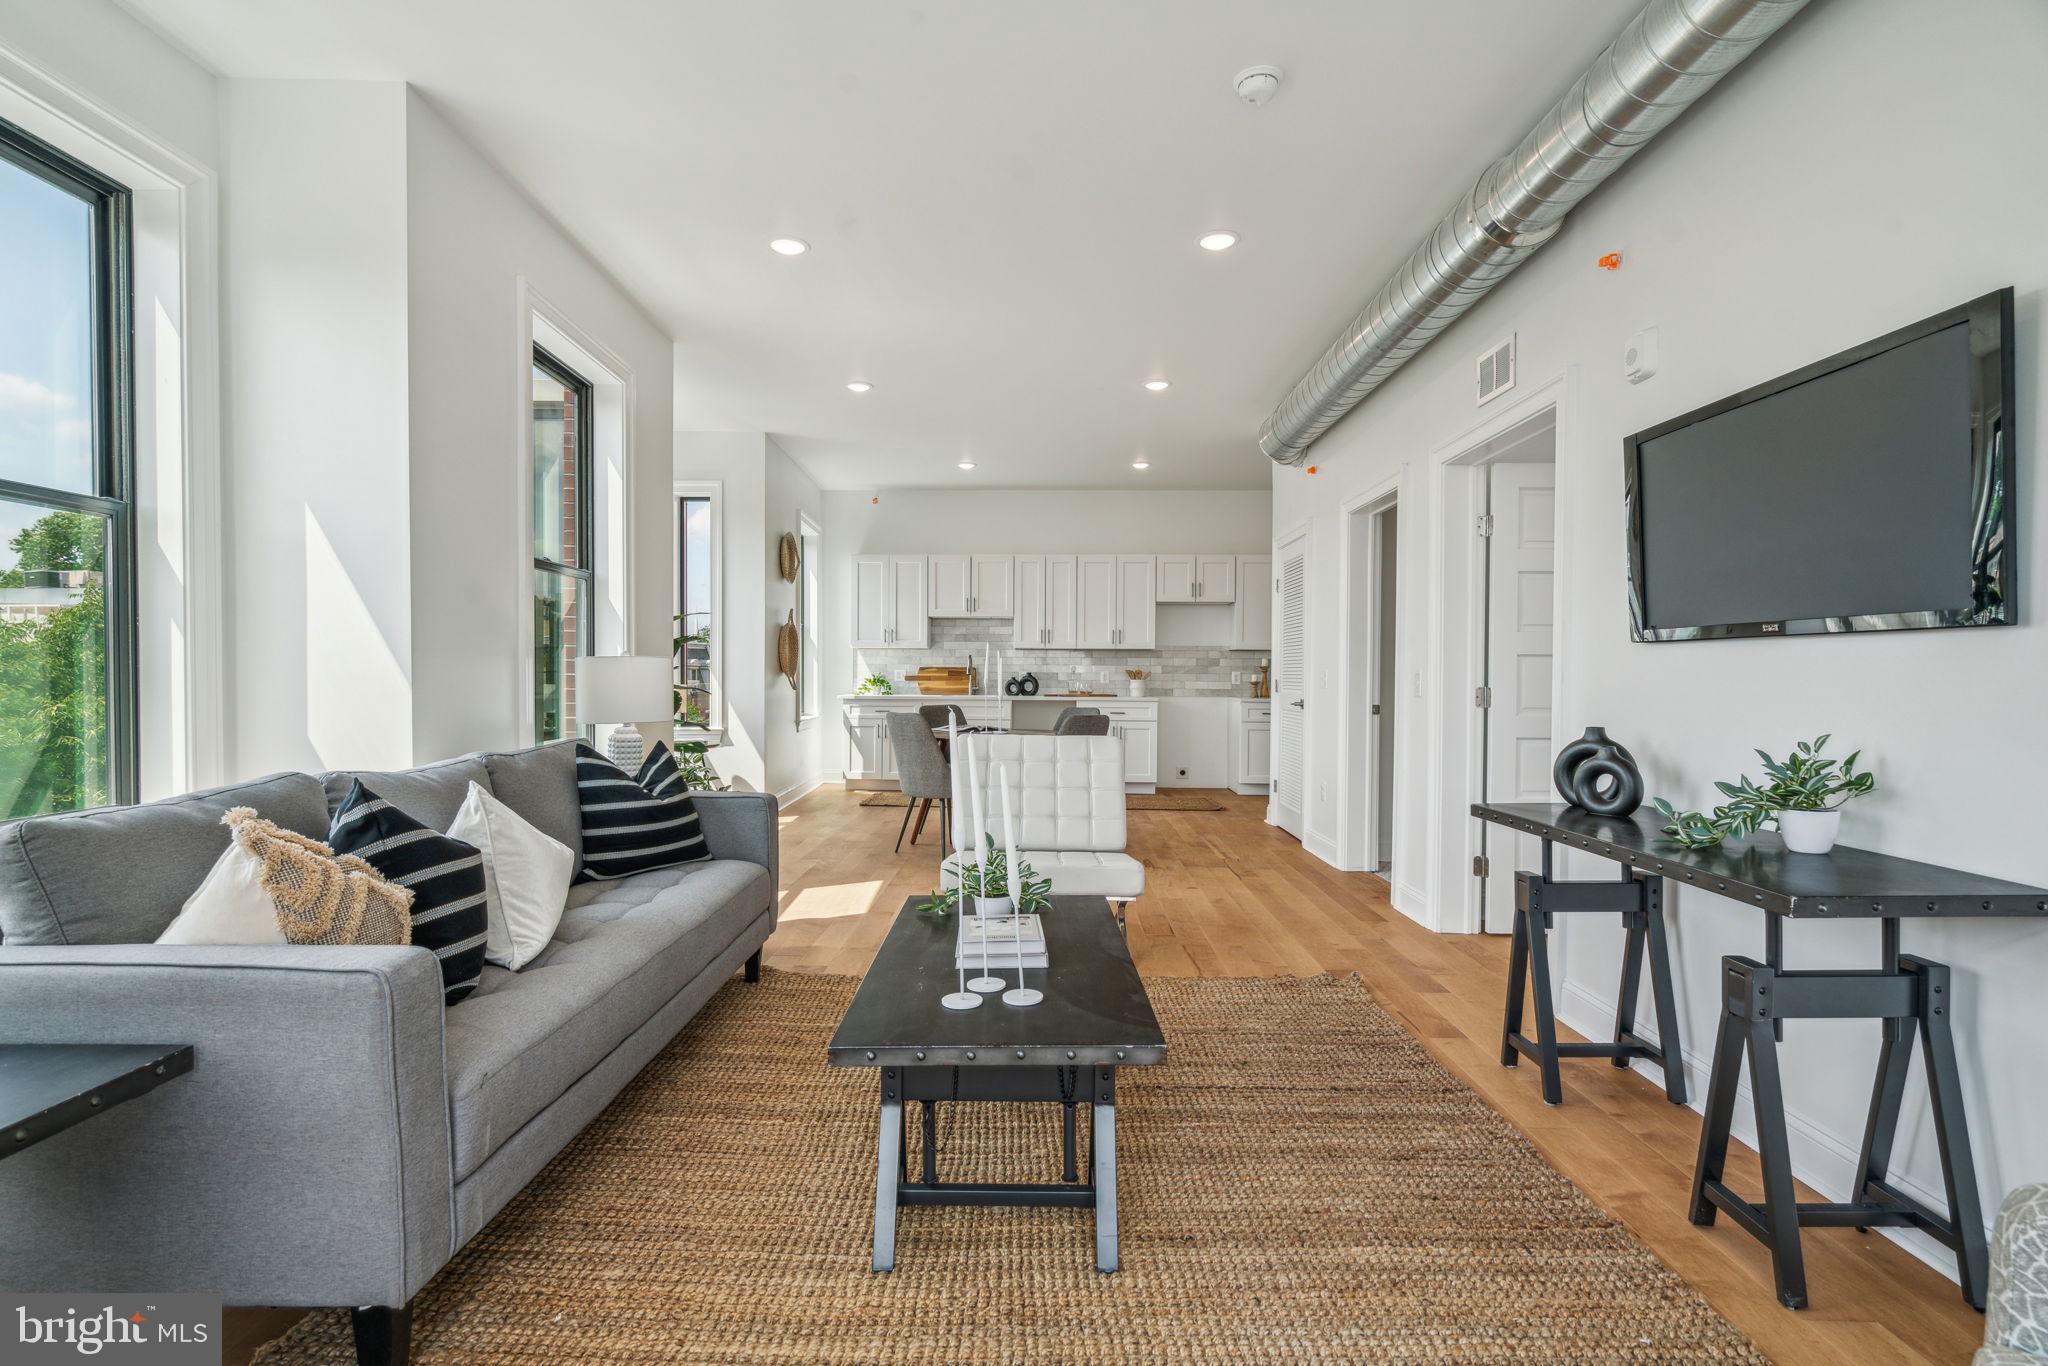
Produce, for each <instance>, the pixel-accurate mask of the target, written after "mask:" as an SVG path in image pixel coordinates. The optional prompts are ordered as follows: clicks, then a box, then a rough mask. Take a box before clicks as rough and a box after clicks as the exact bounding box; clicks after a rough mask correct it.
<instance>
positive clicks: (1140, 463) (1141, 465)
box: [1131, 455, 1152, 470]
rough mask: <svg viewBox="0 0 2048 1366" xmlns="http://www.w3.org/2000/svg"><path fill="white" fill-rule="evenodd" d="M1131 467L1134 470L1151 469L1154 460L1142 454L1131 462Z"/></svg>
mask: <svg viewBox="0 0 2048 1366" xmlns="http://www.w3.org/2000/svg"><path fill="white" fill-rule="evenodd" d="M1131 468H1132V469H1134V470H1149V469H1151V468H1152V462H1151V461H1150V460H1147V459H1146V458H1145V457H1144V456H1142V455H1141V456H1139V457H1138V458H1137V459H1136V460H1133V461H1132V462H1131Z"/></svg>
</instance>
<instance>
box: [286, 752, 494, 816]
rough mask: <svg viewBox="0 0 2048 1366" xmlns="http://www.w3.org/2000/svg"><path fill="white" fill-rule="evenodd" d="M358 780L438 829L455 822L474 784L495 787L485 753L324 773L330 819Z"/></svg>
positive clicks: (486, 789)
mask: <svg viewBox="0 0 2048 1366" xmlns="http://www.w3.org/2000/svg"><path fill="white" fill-rule="evenodd" d="M357 779H361V780H362V784H363V786H364V787H367V788H369V789H370V790H371V791H372V792H374V793H376V794H377V795H378V796H380V797H382V798H383V799H384V800H385V801H387V802H390V803H391V804H392V805H393V806H395V807H397V808H398V809H399V810H400V811H403V812H404V813H405V814H406V815H408V816H410V817H412V818H413V819H414V820H416V821H418V822H419V823H420V824H421V825H426V826H431V827H432V828H434V829H435V830H446V829H447V828H448V827H449V826H450V825H453V824H454V823H455V813H456V812H458V811H460V810H461V809H462V801H463V798H465V797H467V796H468V795H469V785H470V784H471V783H476V784H478V785H480V786H481V787H482V788H483V789H484V791H486V792H489V791H490V790H491V771H490V768H489V766H488V765H486V764H485V763H484V757H483V756H482V755H481V754H465V755H463V756H462V757H461V758H460V759H443V760H442V761H441V762H440V763H438V764H426V765H423V766H422V767H419V768H401V769H394V770H392V771H391V772H389V773H373V772H369V771H367V770H365V771H361V772H346V773H323V774H321V775H320V785H321V786H322V787H323V788H325V789H326V790H327V814H328V818H329V819H330V820H331V819H332V818H333V817H334V816H336V815H338V814H340V812H341V807H342V803H344V802H346V801H347V800H348V791H349V788H350V787H351V786H352V785H353V784H354V783H355V782H356V780H357Z"/></svg>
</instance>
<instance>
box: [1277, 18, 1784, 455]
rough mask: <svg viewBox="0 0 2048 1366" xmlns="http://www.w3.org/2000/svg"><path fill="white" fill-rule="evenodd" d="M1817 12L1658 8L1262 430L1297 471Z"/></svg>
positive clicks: (1467, 201)
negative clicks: (1626, 167)
mask: <svg viewBox="0 0 2048 1366" xmlns="http://www.w3.org/2000/svg"><path fill="white" fill-rule="evenodd" d="M1806 4H1807V0H1651V3H1650V5H1649V6H1648V7H1647V8H1645V9H1644V10H1643V12H1642V13H1640V14H1638V15H1637V16H1636V17H1635V18H1633V19H1631V20H1630V21H1629V22H1628V26H1627V27H1626V28H1624V29H1622V31H1621V34H1620V36H1619V37H1617V38H1616V39H1615V40H1614V42H1613V43H1611V44H1610V45H1609V46H1608V48H1607V50H1606V51H1605V52H1602V53H1601V54H1600V56H1599V57H1598V58H1597V59H1596V60H1595V61H1594V63H1593V65H1592V67H1591V68H1590V69H1588V70H1587V72H1586V74H1585V75H1583V76H1581V77H1579V79H1578V80H1577V81H1575V82H1573V83H1572V88H1571V89H1570V90H1569V91H1567V92H1566V93H1565V96H1564V98H1563V99H1561V100H1559V101H1558V102H1557V103H1556V104H1555V105H1552V106H1551V109H1550V112H1549V113H1547V114H1545V115H1544V116H1543V118H1542V120H1541V121H1540V122H1538V123H1537V125H1536V126H1535V127H1534V128H1533V129H1531V130H1530V131H1529V135H1528V136H1527V137H1525V138H1523V139H1522V141H1521V144H1520V145H1519V146H1517V147H1516V148H1515V150H1514V151H1513V152H1511V153H1509V154H1508V155H1507V156H1504V157H1502V158H1501V159H1500V160H1499V161H1496V162H1494V163H1493V164H1492V165H1491V166H1489V167H1487V168H1486V171H1485V173H1484V174H1483V175H1481V176H1480V177H1479V180H1478V182H1477V183H1476V184H1474V185H1473V187H1472V188H1471V190H1470V191H1468V192H1467V193H1466V195H1465V197H1464V198H1463V199H1462V200H1460V201H1459V203H1458V206H1457V207H1456V208H1454V209H1452V210H1451V212H1450V213H1449V214H1447V215H1445V217H1444V220H1443V221H1442V222H1441V223H1438V224H1437V226H1436V231H1434V232H1432V233H1431V234H1430V235H1429V237H1428V239H1427V240H1426V241H1424V242H1423V244H1422V245H1421V246H1419V247H1417V248H1416V249H1415V252H1414V254H1413V255H1411V256H1410V257H1409V258H1408V260H1407V262H1406V263H1405V264H1404V265H1402V267H1401V268H1400V269H1399V270H1397V271H1395V272H1394V275H1393V278H1391V279H1389V280H1388V281H1387V282H1386V284H1384V285H1382V286H1381V287H1380V291H1379V293H1377V294H1375V295H1374V296H1373V299H1372V302H1371V303H1369V304H1367V305H1366V308H1365V311H1364V312H1362V313H1360V314H1359V315H1358V316H1357V317H1356V318H1354V319H1352V321H1351V325H1350V326H1349V327H1347V328H1345V329H1344V334H1343V335H1342V336H1341V337H1339V338H1338V339H1337V340H1336V341H1335V342H1333V343H1332V344H1331V345H1330V348H1329V349H1328V350H1327V351H1325V352H1323V354H1322V356H1321V358H1320V359H1318V360H1317V361H1316V363H1315V364H1314V365H1312V366H1310V367H1309V371H1308V373H1307V374H1305V375H1303V376H1302V377H1301V379H1300V380H1299V381H1297V382H1296V384H1295V386H1294V388H1293V389H1292V390H1291V391H1289V393H1288V395H1287V397H1286V399H1285V400H1284V401H1282V402H1281V404H1280V406H1279V407H1278V408H1276V409H1274V410H1273V415H1272V416H1271V417H1269V418H1267V419H1266V422H1265V425H1264V426H1263V427H1261V428H1260V430H1259V449H1260V450H1262V451H1264V452H1265V453H1266V455H1267V456H1269V457H1271V458H1272V459H1273V460H1275V461H1277V462H1279V463H1281V464H1285V465H1299V464H1300V463H1302V460H1303V459H1304V457H1306V455H1307V454H1308V448H1309V447H1310V446H1312V445H1314V444H1315V442H1316V440H1317V438H1319V437H1320V436H1322V434H1323V433H1324V432H1326V431H1328V430H1329V429H1330V427H1331V425H1332V424H1334V423H1335V422H1336V421H1337V419H1338V418H1340V417H1342V416H1344V414H1346V413H1348V412H1350V411H1351V409H1352V408H1354V407H1356V406H1357V405H1358V403H1359V402H1360V400H1362V399H1364V398H1365V396H1366V395H1367V394H1369V393H1371V392H1372V391H1373V390H1374V389H1376V388H1378V387H1379V386H1380V385H1381V384H1382V383H1383V382H1385V380H1386V378H1387V377H1388V376H1389V375H1391V374H1393V373H1394V371H1396V370H1398V369H1400V368H1401V366H1403V365H1404V364H1406V363H1407V361H1408V358H1409V357H1410V356H1412V355H1414V354H1415V353H1416V352H1417V351H1420V350H1421V349H1422V348H1423V347H1424V346H1426V345H1428V344H1429V340H1430V339H1431V338H1432V337H1434V336H1436V334H1437V333H1439V332H1441V331H1443V330H1444V329H1445V328H1446V327H1448V326H1450V324H1451V323H1452V322H1453V321H1455V320H1456V319H1457V317H1458V315H1460V314H1461V313H1463V312H1464V311H1465V310H1466V309H1468V308H1470V307H1472V305H1473V304H1475V303H1477V302H1479V300H1480V299H1482V298H1484V297H1485V295H1486V293H1487V291H1488V290H1491V289H1492V288H1493V287H1494V286H1495V285H1496V284H1499V283H1500V282H1501V280H1503V279H1505V278H1506V276H1507V274H1508V272H1509V271H1511V270H1513V269H1514V268H1515V267H1516V266H1518V265H1520V264H1521V263H1522V262H1523V261H1524V260H1525V259H1527V258H1528V256H1529V255H1530V253H1532V252H1534V251H1535V250H1536V248H1538V247H1540V246H1542V245H1543V244H1544V243H1545V242H1547V241H1549V240H1550V238H1551V237H1552V235H1554V234H1555V233H1556V232H1557V230H1558V228H1559V227H1560V226H1562V224H1563V222H1564V216H1565V214H1567V213H1568V212H1570V211H1571V208H1572V206H1573V205H1574V204H1577V203H1578V202H1579V201H1580V200H1581V199H1584V198H1585V197H1586V196H1587V195H1588V194H1590V193H1592V191H1593V189H1594V187H1595V186H1597V185H1599V184H1600V182H1601V181H1603V180H1605V179H1607V177H1608V176H1610V175H1612V174H1613V173H1614V171H1615V169H1616V168H1617V167H1619V166H1620V165H1621V164H1622V163H1623V162H1624V161H1627V160H1628V159H1629V157H1631V156H1633V155H1634V154H1635V152H1636V151H1637V149H1639V148H1640V147H1641V146H1642V145H1643V144H1644V143H1646V142H1648V141H1649V140H1650V139H1651V138H1652V137H1654V136H1656V134H1657V132H1658V130H1660V129H1662V128H1663V127H1664V126H1665V125H1666V124H1668V123H1670V122H1671V121H1672V120H1673V119H1675V118H1677V117H1678V116H1679V115H1680V114H1681V113H1683V112H1684V111H1685V110H1686V108H1687V107H1688V106H1690V105H1691V104H1692V102H1693V101H1694V100H1697V99H1698V98H1699V97H1700V96H1701V95H1703V94H1705V93H1706V92H1707V91H1708V90H1709V89H1711V88H1712V87H1713V85H1714V83H1715V82H1716V81H1718V80H1720V79H1721V77H1723V76H1725V75H1727V74H1728V72H1729V71H1730V70H1732V69H1733V68H1734V67H1735V65H1736V64H1737V63H1739V62H1740V61H1742V59H1743V58H1745V57H1747V56H1748V55H1749V54H1750V53H1751V52H1753V51H1755V50H1756V47H1757V45H1758V44H1759V43H1761V42H1763V41H1764V39H1766V38H1768V37H1770V36H1771V35H1772V34H1773V33H1776V32H1777V31H1778V30H1779V29H1780V28H1781V27H1783V26H1784V24H1785V23H1786V21H1788V20H1789V19H1791V18H1792V16H1793V15H1795V14H1797V13H1798V12H1799V11H1800V10H1801V9H1802V8H1804V7H1805V5H1806Z"/></svg>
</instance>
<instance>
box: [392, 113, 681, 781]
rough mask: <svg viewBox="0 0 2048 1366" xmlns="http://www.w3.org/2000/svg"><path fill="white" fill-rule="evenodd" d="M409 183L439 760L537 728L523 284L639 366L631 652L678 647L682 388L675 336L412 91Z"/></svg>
mask: <svg viewBox="0 0 2048 1366" xmlns="http://www.w3.org/2000/svg"><path fill="white" fill-rule="evenodd" d="M405 188H406V222H407V228H408V233H407V245H408V248H409V252H408V257H407V266H408V273H407V279H408V284H409V289H408V299H409V312H408V315H407V316H408V343H409V350H408V352H407V358H408V368H409V374H410V400H411V401H410V414H411V462H410V467H409V472H410V483H411V491H412V507H413V517H412V544H411V558H412V617H413V652H412V656H413V671H414V687H413V696H414V720H413V727H414V736H413V745H414V750H415V752H416V754H417V755H418V757H419V758H420V759H423V760H425V759H434V758H440V757H443V756H446V755H452V754H461V753H465V752H467V751H469V750H474V749H482V748H494V747H502V746H508V745H519V744H525V743H528V742H529V741H530V740H531V738H532V736H531V731H530V724H531V718H530V716H529V714H528V711H529V709H530V707H531V702H530V700H529V699H528V698H527V697H526V695H525V690H524V686H523V683H522V680H523V679H524V677H525V675H524V672H523V669H522V663H523V661H522V660H521V659H520V647H519V642H520V641H521V639H522V638H523V637H522V635H521V631H522V626H524V627H525V628H526V629H530V627H531V621H532V614H533V602H532V596H531V592H532V590H531V579H530V573H529V571H530V569H531V566H532V559H533V534H532V529H531V525H530V522H529V518H530V515H531V513H530V506H531V505H530V502H529V501H528V499H529V498H530V494H528V493H527V491H526V490H525V488H524V485H523V481H524V480H526V479H528V478H530V476H529V475H528V474H527V472H526V465H525V464H524V460H523V455H524V452H523V451H522V442H523V441H524V439H525V428H524V426H523V425H522V424H521V422H520V420H519V418H520V413H521V405H522V404H523V403H524V402H525V401H526V396H527V394H528V393H529V392H530V389H529V384H530V382H529V380H528V368H527V367H528V364H529V357H528V349H527V347H528V343H527V341H526V334H525V332H524V330H523V328H522V319H521V317H520V312H519V308H518V306H517V305H518V300H519V285H520V282H521V281H522V280H523V281H524V282H525V283H526V285H527V287H528V288H529V290H530V291H531V292H532V293H534V294H537V295H539V296H540V297H541V298H543V299H545V301H546V302H547V304H548V305H549V306H551V307H552V308H553V309H554V310H555V311H556V312H557V313H559V314H561V315H562V316H563V317H565V318H566V319H568V320H569V321H570V322H571V323H572V324H574V326H575V327H576V328H577V329H578V330H579V331H581V332H582V333H583V334H585V335H587V336H588V337H590V338H592V339H594V340H595V341H596V342H597V343H599V344H601V345H602V346H603V347H604V348H606V349H607V350H608V351H609V352H610V353H611V356H612V357H613V358H615V361H616V362H620V363H623V365H624V366H625V367H627V368H628V369H629V370H630V376H620V378H621V379H628V378H630V392H631V394H632V407H631V411H630V412H629V413H628V414H627V418H628V423H627V430H628V437H629V440H630V441H631V448H630V451H629V456H628V460H627V469H626V480H625V489H624V500H623V508H622V509H621V511H622V514H623V518H624V522H625V527H626V532H627V546H628V556H627V559H626V560H625V561H624V563H625V564H626V565H627V566H628V569H627V573H626V574H625V575H624V576H623V579H624V582H623V584H620V583H618V582H617V581H616V580H615V581H614V584H613V585H612V586H613V587H614V588H623V589H624V590H627V591H628V592H629V600H630V604H631V606H630V621H629V624H628V629H627V633H626V635H627V638H626V639H625V640H624V641H623V642H619V643H620V644H623V645H624V647H625V652H626V653H631V654H658V655H666V654H667V653H668V651H669V641H670V638H671V637H670V632H669V630H668V622H669V617H670V615H671V606H670V601H671V597H672V593H671V592H670V590H669V588H668V579H669V574H668V570H669V564H670V555H671V542H672V539H673V535H674V533H673V532H672V531H671V529H670V523H669V516H668V503H669V488H670V479H669V460H668V432H669V429H670V428H671V426H672V425H673V423H672V422H671V420H670V412H671V410H672V406H673V403H674V396H675V388H674V378H673V368H674V367H673V361H672V357H671V354H670V353H671V350H672V346H671V343H670V341H669V338H668V336H667V334H666V333H665V332H663V331H662V329H661V328H660V327H659V326H658V325H657V324H655V323H654V322H653V321H652V320H650V319H649V318H648V317H647V315H646V314H645V313H644V312H642V311H641V309H640V307H639V305H638V304H637V303H636V302H635V300H634V299H633V298H632V297H631V296H630V295H628V294H627V293H626V292H625V291H624V290H623V289H621V288H620V287H619V286H618V285H617V284H616V283H615V282H614V281H613V280H612V279H611V277H610V276H609V275H607V274H606V273H605V272H604V271H603V269H602V268H600V267H599V266H598V265H597V264H596V263H595V262H594V261H592V260H591V259H590V258H589V257H588V256H586V255H585V254H584V252H583V250H582V249H581V248H580V247H579V246H577V245H576V243H575V242H573V241H572V240H570V239H569V237H568V236H567V235H565V234H564V233H563V231H562V230H561V229H560V228H559V227H557V226H556V225H555V223H554V221H553V220H552V219H550V218H549V217H548V216H547V215H546V214H545V213H543V212H542V211H541V210H540V208H538V207H537V206H536V205H535V204H534V203H533V201H532V200H530V199H528V198H527V197H526V195H525V193H524V192H522V191H521V190H520V189H519V188H518V187H517V186H515V185H514V184H512V183H511V182H510V181H508V180H507V179H505V177H504V176H503V175H501V174H499V172H498V171H497V170H496V169H495V168H494V167H493V166H492V165H491V164H490V163H489V162H488V161H486V160H485V159H484V158H483V156H482V155H481V154H480V153H479V152H478V151H477V150H476V149H475V148H474V147H472V146H470V145H469V143H467V142H465V141H463V140H462V138H460V137H459V136H457V134H456V133H455V131H454V130H453V129H452V128H450V127H449V126H448V123H447V121H446V120H445V119H443V118H442V117H441V115H440V114H439V112H437V111H436V110H435V109H434V108H433V106H432V105H431V104H429V103H428V102H427V101H426V100H424V99H422V98H421V96H420V94H419V93H418V92H417V91H410V90H409V91H408V92H407V93H406V141H405ZM604 515H605V510H604V509H603V508H600V509H599V516H600V519H602V517H603V516H604ZM615 648H617V645H616V644H612V645H609V646H608V643H607V642H604V641H602V640H601V641H600V645H599V649H600V652H609V649H615Z"/></svg>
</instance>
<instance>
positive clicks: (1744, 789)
mask: <svg viewBox="0 0 2048 1366" xmlns="http://www.w3.org/2000/svg"><path fill="white" fill-rule="evenodd" d="M1827 743H1828V737H1827V736H1825V735H1823V736H1821V737H1820V738H1819V739H1818V740H1801V741H1800V742H1799V745H1798V747H1797V748H1795V749H1794V750H1793V751H1792V753H1790V754H1788V755H1786V756H1785V757H1784V758H1783V759H1773V758H1772V757H1771V756H1770V755H1769V754H1766V753H1765V752H1764V751H1763V750H1758V751H1757V752H1756V754H1757V757H1758V758H1759V759H1761V760H1763V762H1764V774H1765V780H1764V782H1763V783H1762V784H1761V785H1759V784H1758V783H1756V782H1755V781H1753V780H1752V779H1751V778H1750V777H1749V776H1748V775H1747V774H1744V775H1743V777H1742V778H1741V780H1740V781H1738V782H1733V783H1715V784H1714V787H1715V788H1716V789H1717V790H1718V791H1719V792H1720V793H1721V795H1722V796H1724V797H1726V798H1728V800H1727V801H1726V802H1725V803H1723V804H1722V805H1720V806H1717V807H1715V808H1714V809H1713V811H1712V812H1711V813H1703V812H1699V811H1679V810H1677V809H1675V808H1674V807H1673V806H1672V805H1671V803H1670V802H1668V801H1666V800H1664V799H1663V798H1662V797H1659V798H1658V799H1657V800H1656V801H1655V802H1654V803H1653V805H1654V806H1655V807H1656V808H1657V812H1658V814H1660V815H1661V816H1663V817H1664V819H1665V821H1666V822H1667V824H1666V825H1665V826H1664V833H1665V834H1667V835H1670V836H1671V837H1672V838H1673V839H1675V840H1677V841H1678V842H1679V843H1680V844H1682V845H1684V846H1685V847H1686V848H1688V849H1711V848H1713V847H1714V846H1715V845H1717V844H1719V843H1721V841H1723V840H1725V839H1730V838H1733V839H1741V838H1742V837H1743V836H1745V835H1748V834H1749V833H1750V832H1751V831H1754V830H1758V829H1761V828H1762V827H1763V826H1764V825H1765V824H1766V823H1767V822H1776V824H1777V827H1778V833H1779V834H1780V835H1781V836H1783V837H1784V840H1785V848H1786V849H1787V850H1789V851H1790V852H1792V853H1795V854H1825V853H1827V852H1828V851H1829V850H1831V849H1833V848H1834V847H1835V837H1836V836H1837V835H1838V834H1839V833H1840V832H1841V828H1842V806H1843V804H1844V803H1845V802H1847V801H1849V800H1850V799H1851V798H1853V797H1861V796H1864V795H1866V794H1868V793H1870V792H1872V791H1874V790H1875V789H1876V787H1877V780H1876V779H1875V778H1873V777H1872V776H1871V775H1870V774H1869V773H1867V772H1862V773H1859V772H1857V770H1856V761H1857V760H1858V759H1859V758H1861V757H1862V753H1863V752H1862V751H1861V750H1858V751H1857V752H1856V753H1854V754H1851V755H1850V756H1849V757H1848V758H1846V759H1840V760H1837V759H1827V758H1823V757H1822V756H1821V751H1822V750H1823V749H1825V748H1826V747H1827Z"/></svg>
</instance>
